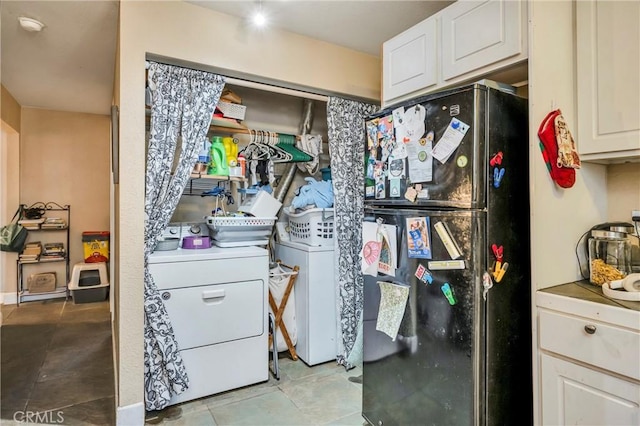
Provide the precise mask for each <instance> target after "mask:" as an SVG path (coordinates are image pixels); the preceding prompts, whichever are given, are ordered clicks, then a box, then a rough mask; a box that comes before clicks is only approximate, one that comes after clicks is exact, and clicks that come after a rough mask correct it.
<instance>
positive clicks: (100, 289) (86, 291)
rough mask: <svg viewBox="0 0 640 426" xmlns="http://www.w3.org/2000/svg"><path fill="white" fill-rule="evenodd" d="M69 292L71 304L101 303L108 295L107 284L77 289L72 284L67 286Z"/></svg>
mask: <svg viewBox="0 0 640 426" xmlns="http://www.w3.org/2000/svg"><path fill="white" fill-rule="evenodd" d="M69 291H70V292H71V297H72V298H73V303H92V302H102V301H103V300H106V298H107V295H108V294H109V283H106V284H98V285H93V286H88V287H78V286H76V285H73V284H69Z"/></svg>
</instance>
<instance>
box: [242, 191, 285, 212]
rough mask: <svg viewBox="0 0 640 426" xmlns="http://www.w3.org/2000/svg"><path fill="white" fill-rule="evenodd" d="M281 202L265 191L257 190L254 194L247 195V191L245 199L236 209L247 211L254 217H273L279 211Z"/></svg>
mask: <svg viewBox="0 0 640 426" xmlns="http://www.w3.org/2000/svg"><path fill="white" fill-rule="evenodd" d="M280 207H282V203H281V202H280V201H278V200H277V199H276V198H274V197H273V195H271V194H269V193H268V192H267V191H258V192H257V193H256V194H255V195H249V192H248V191H247V196H246V199H245V200H244V202H243V203H242V204H240V207H238V211H241V212H244V213H249V214H251V215H253V216H255V217H274V216H276V215H277V214H278V211H280Z"/></svg>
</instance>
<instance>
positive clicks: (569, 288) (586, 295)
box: [540, 280, 640, 312]
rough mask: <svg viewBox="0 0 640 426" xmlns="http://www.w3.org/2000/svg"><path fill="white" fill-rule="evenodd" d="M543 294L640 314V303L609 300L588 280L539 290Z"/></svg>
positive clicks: (600, 289)
mask: <svg viewBox="0 0 640 426" xmlns="http://www.w3.org/2000/svg"><path fill="white" fill-rule="evenodd" d="M540 292H543V293H551V294H557V295H559V296H565V297H572V298H576V299H581V300H587V301H589V302H595V303H602V304H603V305H609V306H613V307H619V308H623V309H631V310H634V311H638V312H640V302H629V301H626V300H617V299H611V298H609V297H607V296H605V295H604V294H603V293H602V288H600V287H599V286H596V285H593V284H591V283H590V282H589V281H588V280H583V281H575V282H572V283H567V284H560V285H557V286H554V287H549V288H545V289H542V290H540Z"/></svg>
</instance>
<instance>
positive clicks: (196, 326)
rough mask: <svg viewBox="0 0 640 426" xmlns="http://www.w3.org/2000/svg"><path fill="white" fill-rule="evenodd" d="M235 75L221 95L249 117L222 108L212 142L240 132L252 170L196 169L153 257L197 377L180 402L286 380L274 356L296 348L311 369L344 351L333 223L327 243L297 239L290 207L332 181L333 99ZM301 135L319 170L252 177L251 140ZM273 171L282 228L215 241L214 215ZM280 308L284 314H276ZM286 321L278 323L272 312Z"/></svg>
mask: <svg viewBox="0 0 640 426" xmlns="http://www.w3.org/2000/svg"><path fill="white" fill-rule="evenodd" d="M229 80H230V81H229ZM229 80H228V81H227V84H225V87H224V90H225V91H224V92H223V97H224V94H225V93H228V92H227V91H230V93H231V94H232V95H233V97H234V99H236V100H237V101H239V102H238V103H237V104H236V105H238V106H241V109H242V114H241V115H242V119H241V120H240V119H234V118H230V117H227V116H225V115H224V114H222V116H220V115H221V114H220V113H221V112H222V111H221V110H219V109H216V114H215V115H214V117H213V119H212V122H211V125H210V127H209V131H208V133H207V141H206V142H205V141H203V146H207V144H208V143H212V142H213V141H214V138H217V137H220V138H233V143H234V144H237V145H236V147H235V149H236V150H237V152H238V154H243V155H244V156H245V157H246V160H247V166H246V173H245V174H244V175H242V176H238V175H237V174H235V173H231V174H230V175H229V176H219V175H212V174H209V173H210V169H209V170H204V169H202V168H200V169H198V166H197V165H196V167H194V170H193V172H192V173H191V176H190V179H189V181H188V182H187V185H186V187H185V189H184V192H183V194H182V196H181V198H180V201H179V203H178V205H177V207H176V209H175V211H174V213H173V215H172V217H171V219H170V222H169V224H168V226H167V228H166V230H165V231H164V233H163V238H162V239H161V241H160V242H159V244H158V246H157V247H156V250H155V251H154V252H153V253H152V254H151V255H150V256H149V271H150V273H151V275H152V276H153V279H154V281H155V284H156V286H157V288H158V291H159V293H160V296H161V298H162V300H163V303H164V306H165V307H166V310H167V314H168V316H169V318H170V320H171V325H172V327H173V330H174V334H175V338H176V341H177V344H178V348H179V352H180V355H181V357H182V359H183V362H184V365H185V369H186V372H187V374H188V376H189V380H190V385H189V388H188V390H186V391H185V392H183V393H181V394H179V395H175V396H173V397H172V399H171V402H170V404H177V403H181V402H185V401H189V400H193V399H196V398H200V397H204V396H208V395H213V394H216V393H219V392H224V391H228V390H232V389H236V388H239V387H242V386H247V385H252V384H256V383H260V382H264V381H266V380H268V379H269V375H270V374H273V376H274V377H278V367H277V358H278V356H277V354H275V352H285V351H286V352H287V353H286V354H285V355H286V356H289V357H290V358H292V359H294V360H298V359H300V361H299V362H305V363H306V364H308V365H315V364H318V363H321V362H328V361H331V360H335V358H336V355H337V347H336V345H337V342H336V330H337V326H336V322H337V315H336V299H335V297H336V290H335V279H333V280H332V279H331V278H330V277H334V273H333V269H334V251H333V241H332V239H333V229H331V230H330V231H327V232H328V233H327V237H330V238H328V240H327V241H324V242H323V243H316V244H314V245H310V244H305V243H301V242H299V241H298V242H296V241H291V240H290V238H289V236H288V235H289V226H288V225H289V217H288V215H287V214H284V213H283V209H285V208H287V207H288V206H290V204H291V202H292V200H293V199H294V197H295V196H296V192H297V190H298V189H299V188H301V187H302V186H305V185H307V184H308V180H305V178H313V179H315V180H316V181H318V182H320V181H322V180H323V178H324V180H325V181H327V180H329V179H330V156H329V146H328V138H327V114H326V106H327V103H326V102H327V99H326V97H324V96H319V95H316V94H312V93H305V92H300V91H296V90H290V89H286V88H281V87H275V86H268V85H263V84H258V83H253V82H248V81H242V80H236V79H229ZM147 115H149V114H147ZM302 132H305V134H307V135H318V136H320V137H321V138H322V145H321V146H320V147H318V148H319V150H317V151H320V152H319V153H317V156H316V163H317V164H313V167H312V163H311V162H299V161H298V162H296V161H288V160H287V159H286V158H285V159H279V158H273V160H272V166H273V167H272V169H271V170H270V172H269V173H263V174H261V175H258V176H256V175H257V173H256V175H254V176H253V177H252V176H251V170H252V168H251V167H250V166H249V165H250V162H251V161H252V153H251V147H250V145H255V144H254V142H255V141H256V138H257V135H259V134H263V135H271V136H272V137H277V135H280V136H281V138H280V139H281V140H282V136H287V138H289V139H291V140H292V141H294V140H295V141H299V140H300V138H301V133H302ZM147 138H149V134H148V133H147ZM265 145H267V144H266V143H265ZM301 152H302V151H301ZM310 158H311V157H310ZM299 165H300V167H298V166H299ZM292 167H293V168H294V170H293V171H292V170H291V168H292ZM309 169H311V171H313V172H314V173H313V174H310V173H309ZM265 174H266V177H265ZM265 178H266V179H267V180H268V181H269V187H270V189H272V190H273V191H272V192H271V195H269V199H273V200H275V199H276V197H277V198H278V201H279V202H281V204H282V207H281V208H279V209H278V211H277V213H276V214H277V219H276V220H275V221H274V222H278V226H276V223H273V224H271V223H269V224H268V225H269V226H268V236H267V237H266V238H267V240H263V239H262V238H264V235H263V236H261V237H260V239H257V240H256V241H255V242H252V241H248V242H243V241H241V242H237V241H235V240H233V239H232V240H231V242H228V241H225V240H221V241H214V238H215V237H214V234H212V232H213V231H212V226H210V225H211V222H210V221H211V218H212V217H216V215H225V214H228V213H232V212H238V211H242V208H241V206H242V205H243V203H247V200H248V199H249V198H250V197H256V196H257V195H256V193H255V187H254V185H253V184H254V183H256V180H257V181H261V180H262V182H263V183H264V181H265ZM325 183H326V182H325ZM329 185H330V183H329ZM283 188H285V190H283ZM252 190H253V191H252ZM283 191H284V192H283ZM258 194H260V193H259V192H258ZM245 205H246V204H245ZM329 211H330V212H331V213H329ZM322 215H323V220H324V219H325V217H326V218H327V220H328V219H329V218H331V223H332V217H333V210H332V209H326V212H325V210H323V212H322ZM325 215H326V216H325ZM256 219H257V220H260V217H257V218H256ZM207 221H209V224H207ZM208 225H209V226H208ZM232 228H233V227H232ZM237 230H238V229H237V228H234V229H232V230H231V232H230V234H234V233H235V232H236V231H237ZM276 230H278V231H279V232H276ZM215 235H218V234H215ZM210 236H211V238H210ZM200 238H201V239H202V240H203V241H204V240H206V248H198V247H195V246H193V245H190V244H191V242H192V241H198V239H200ZM169 240H178V241H179V244H178V247H176V246H171V247H170V246H166V247H162V246H161V245H162V244H165V243H166V241H169ZM267 243H268V244H267ZM329 243H330V244H329ZM276 260H280V261H281V264H276V263H274V262H275V261H276ZM283 266H284V267H285V268H283ZM293 268H295V272H292V271H293ZM274 271H276V272H274ZM278 271H282V273H283V275H285V276H287V277H290V276H293V279H286V280H280V283H281V284H282V285H285V284H289V283H290V285H289V286H288V287H290V288H288V289H287V291H286V293H287V296H285V299H284V300H285V302H284V303H282V305H280V302H281V301H282V300H283V299H282V298H283V294H282V293H283V291H282V290H284V287H281V288H276V287H274V283H276V282H277V280H276V281H274V277H275V278H277V276H278V275H280V273H279V272H278ZM289 290H290V294H289ZM286 297H288V302H287V299H286ZM285 303H286V308H285V306H284V305H285ZM270 308H271V309H270ZM279 310H282V312H280V315H277V312H278V311H279ZM269 311H271V313H272V315H269ZM280 317H282V320H281V322H280V323H279V324H276V320H274V318H278V319H279V318H280ZM282 328H284V329H285V330H284V333H286V334H287V339H288V340H287V341H286V342H285V341H284V340H283V330H282ZM273 338H275V339H273ZM270 352H271V353H272V360H271V361H270V360H269V353H270Z"/></svg>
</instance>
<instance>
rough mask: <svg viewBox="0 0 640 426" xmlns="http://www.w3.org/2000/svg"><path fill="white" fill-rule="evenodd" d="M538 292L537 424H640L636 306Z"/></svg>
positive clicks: (639, 338) (639, 325)
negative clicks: (634, 307)
mask: <svg viewBox="0 0 640 426" xmlns="http://www.w3.org/2000/svg"><path fill="white" fill-rule="evenodd" d="M540 294H541V293H540V292H538V303H537V304H538V310H537V312H538V315H537V316H538V361H539V363H538V365H539V374H538V378H539V381H538V383H539V395H540V400H539V403H540V407H539V408H540V409H539V415H540V421H539V423H540V424H544V425H585V426H587V425H589V426H593V425H638V424H640V312H638V311H633V310H631V309H624V308H620V307H612V306H608V305H604V304H599V303H594V302H587V301H584V300H577V299H574V298H568V297H560V296H557V295H549V294H543V295H542V297H541V296H540Z"/></svg>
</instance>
